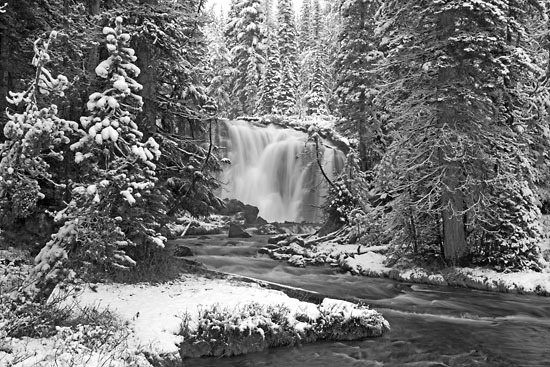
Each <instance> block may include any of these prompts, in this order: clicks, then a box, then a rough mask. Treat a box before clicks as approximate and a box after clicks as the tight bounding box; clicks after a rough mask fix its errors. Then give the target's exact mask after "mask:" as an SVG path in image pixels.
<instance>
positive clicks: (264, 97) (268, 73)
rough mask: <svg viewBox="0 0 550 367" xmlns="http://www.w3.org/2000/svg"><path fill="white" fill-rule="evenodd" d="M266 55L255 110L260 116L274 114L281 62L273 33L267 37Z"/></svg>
mask: <svg viewBox="0 0 550 367" xmlns="http://www.w3.org/2000/svg"><path fill="white" fill-rule="evenodd" d="M267 53H268V56H267V64H266V68H265V72H264V74H263V75H262V80H261V82H260V91H259V93H260V99H259V101H258V109H257V112H258V114H260V115H267V114H272V113H274V112H275V111H274V106H275V100H276V94H275V93H276V91H277V88H278V86H279V83H280V71H281V60H280V55H279V45H278V44H277V40H276V39H275V37H274V34H273V33H271V34H270V35H269V36H268V40H267Z"/></svg>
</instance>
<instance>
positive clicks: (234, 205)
mask: <svg viewBox="0 0 550 367" xmlns="http://www.w3.org/2000/svg"><path fill="white" fill-rule="evenodd" d="M224 204H225V206H224V207H223V208H222V209H221V210H220V214H221V215H235V214H237V213H239V212H242V211H244V208H245V205H244V203H243V202H242V201H239V200H237V199H226V200H224Z"/></svg>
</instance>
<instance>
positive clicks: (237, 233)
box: [227, 223, 252, 238]
mask: <svg viewBox="0 0 550 367" xmlns="http://www.w3.org/2000/svg"><path fill="white" fill-rule="evenodd" d="M227 237H229V238H249V237H252V236H251V234H250V233H248V232H246V231H245V230H244V229H243V228H242V227H241V226H240V225H238V224H236V223H230V224H229V234H228V235H227Z"/></svg>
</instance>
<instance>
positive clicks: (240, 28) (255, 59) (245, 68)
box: [226, 0, 265, 117]
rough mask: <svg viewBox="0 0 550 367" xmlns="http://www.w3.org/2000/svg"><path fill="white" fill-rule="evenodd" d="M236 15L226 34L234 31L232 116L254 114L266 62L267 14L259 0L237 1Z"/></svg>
mask: <svg viewBox="0 0 550 367" xmlns="http://www.w3.org/2000/svg"><path fill="white" fill-rule="evenodd" d="M234 11H235V13H236V14H237V15H236V16H235V17H234V18H232V19H229V25H228V30H227V32H226V33H227V34H233V35H235V37H236V38H235V46H234V47H233V48H232V49H231V54H232V66H233V68H234V69H236V75H235V76H234V78H233V80H232V94H231V95H232V98H234V106H235V107H234V108H233V110H232V112H231V115H232V116H233V117H235V116H237V115H239V114H244V115H253V114H254V112H255V108H256V105H257V103H258V88H259V83H260V78H261V75H262V73H263V68H264V64H265V50H264V45H263V42H264V38H265V29H264V16H263V11H262V6H261V1H260V0H241V1H240V2H238V3H237V4H236V5H235V10H234Z"/></svg>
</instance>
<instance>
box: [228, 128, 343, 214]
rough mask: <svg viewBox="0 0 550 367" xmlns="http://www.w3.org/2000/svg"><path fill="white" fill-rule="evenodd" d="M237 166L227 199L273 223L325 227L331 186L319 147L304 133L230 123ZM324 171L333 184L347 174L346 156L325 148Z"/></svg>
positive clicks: (231, 149) (230, 178)
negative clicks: (318, 154) (325, 205)
mask: <svg viewBox="0 0 550 367" xmlns="http://www.w3.org/2000/svg"><path fill="white" fill-rule="evenodd" d="M226 127H227V130H228V134H227V135H228V136H227V139H226V141H225V145H226V146H227V149H228V151H227V156H228V158H229V159H230V160H231V166H230V167H229V168H228V169H226V171H225V172H224V175H223V181H224V183H225V184H226V185H225V187H224V191H223V192H222V197H224V198H232V199H238V200H240V201H242V202H243V203H246V204H250V205H254V206H256V207H258V209H259V210H260V213H259V215H260V216H261V217H263V218H264V219H266V220H268V221H270V222H282V221H291V222H302V221H306V222H319V221H320V220H321V210H320V206H321V204H322V201H323V198H324V196H325V195H326V192H327V183H326V182H325V180H324V179H323V177H322V174H321V172H320V169H319V167H318V164H317V161H316V152H315V146H314V145H313V144H312V143H308V142H307V135H306V134H305V133H303V132H300V131H296V130H292V129H283V128H279V127H276V126H272V125H270V126H267V127H264V126H261V127H260V126H255V125H253V124H250V123H248V122H246V121H228V122H226ZM321 149H323V154H322V155H323V162H322V165H323V170H324V171H325V173H326V174H327V176H328V177H329V178H331V179H332V178H333V177H334V176H335V174H336V173H337V172H339V171H341V170H342V167H343V162H344V154H343V153H342V152H341V151H339V150H337V149H335V148H332V147H330V146H328V145H327V144H323V148H321Z"/></svg>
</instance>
